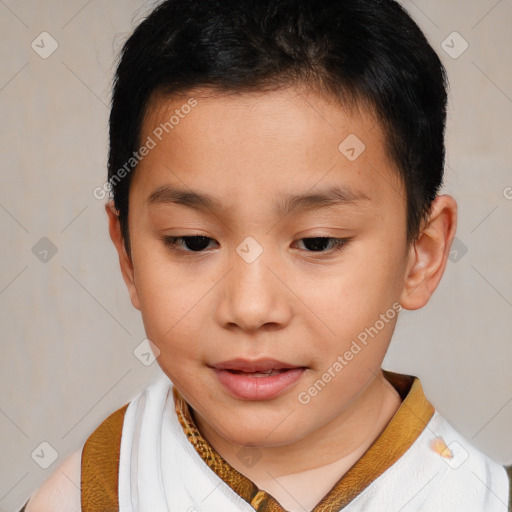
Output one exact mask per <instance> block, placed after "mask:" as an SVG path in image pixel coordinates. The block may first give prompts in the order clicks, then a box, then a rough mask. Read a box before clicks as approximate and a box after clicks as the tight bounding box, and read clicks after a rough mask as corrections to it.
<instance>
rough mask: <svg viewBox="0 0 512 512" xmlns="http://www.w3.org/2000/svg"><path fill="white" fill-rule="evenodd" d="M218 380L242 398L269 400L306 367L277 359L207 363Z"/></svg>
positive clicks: (297, 376) (295, 379) (234, 394)
mask: <svg viewBox="0 0 512 512" xmlns="http://www.w3.org/2000/svg"><path fill="white" fill-rule="evenodd" d="M209 366H210V367H211V368H212V369H213V370H214V371H215V373H216V375H217V378H218V380H219V382H220V383H221V384H222V385H223V387H224V388H225V389H226V390H227V391H228V392H229V393H230V394H231V395H233V396H235V397H236V398H239V399H243V400H270V399H272V398H275V397H277V396H278V395H280V394H281V393H282V392H284V391H285V389H287V388H289V387H291V386H292V385H293V384H295V383H296V382H297V381H298V380H300V378H301V376H302V375H303V374H304V372H305V370H306V369H307V367H306V366H300V365H294V364H289V363H284V362H282V361H278V360H276V359H268V358H267V359H257V360H247V359H231V360H229V361H222V362H220V363H215V364H213V365H209Z"/></svg>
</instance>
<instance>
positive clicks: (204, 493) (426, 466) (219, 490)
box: [119, 375, 509, 512]
mask: <svg viewBox="0 0 512 512" xmlns="http://www.w3.org/2000/svg"><path fill="white" fill-rule="evenodd" d="M436 437H442V438H443V439H444V441H445V442H446V444H447V445H448V447H449V448H450V450H451V452H452V453H453V458H452V459H446V458H443V457H441V455H439V454H438V453H436V452H435V451H434V450H433V449H432V447H431V445H430V443H431V441H432V440H433V439H434V438H436ZM508 492H509V481H508V477H507V474H506V471H505V469H504V468H503V467H502V466H500V465H499V464H497V463H496V462H494V461H492V460H491V459H490V458H489V457H487V456H486V455H484V454H483V453H481V452H479V451H478V450H477V449H476V448H474V447H473V446H472V445H471V444H469V443H468V441H466V440H465V439H464V438H463V437H462V436H461V435H460V434H458V433H457V432H456V431H455V430H454V429H453V428H452V427H451V425H450V424H449V423H448V422H447V421H446V420H445V419H444V418H442V417H441V415H440V414H438V413H437V412H435V413H434V415H433V417H432V418H431V420H430V422H429V423H428V425H427V426H426V428H425V430H424V431H423V432H422V433H421V434H420V436H419V437H418V439H417V440H416V441H415V442H414V443H413V445H412V446H411V447H410V448H409V449H408V450H407V452H406V453H405V454H404V455H403V456H402V457H401V458H400V459H399V460H398V461H397V462H396V463H395V464H393V465H392V466H391V467H390V468H389V469H388V470H387V471H385V472H384V473H383V474H382V475H381V476H380V477H378V478H377V479H376V480H374V481H373V482H372V484H370V485H369V486H368V487H367V488H366V489H365V490H364V491H363V492H362V493H361V494H359V495H358V496H357V497H356V498H355V499H354V500H353V501H352V502H351V503H350V504H349V505H347V506H346V507H345V508H344V509H343V511H344V512H363V511H364V512H372V511H375V512H377V511H378V512H388V511H389V512H398V511H400V512H413V511H414V512H507V503H508ZM119 510H120V512H234V511H246V512H254V509H253V507H251V506H250V505H249V504H248V503H247V502H246V501H245V500H243V499H242V498H241V497H240V496H238V495H237V494H236V493H235V492H234V491H233V490H232V489H231V488H230V487H229V486H228V485H227V484H226V483H225V482H224V481H223V480H222V479H221V478H219V477H218V476H217V475H216V474H215V473H214V472H213V471H212V470H211V469H210V468H209V467H208V466H207V465H206V463H205V462H204V461H203V460H202V459H201V457H200V455H199V454H198V453H197V452H196V450H195V448H194V446H193V445H192V444H191V443H190V441H189V440H188V439H187V437H186V435H185V433H184V432H183V429H182V427H181V424H180V423H179V420H178V417H177V415H176V411H175V405H174V398H173V392H172V382H171V381H170V380H169V379H168V377H167V376H165V375H163V376H162V377H161V378H160V379H159V380H157V381H156V382H155V383H154V384H152V385H150V386H148V387H147V388H146V389H145V390H143V391H141V392H140V393H139V394H138V395H137V396H136V397H135V398H134V399H133V400H132V401H131V402H130V404H129V405H128V408H127V410H126V414H125V419H124V424H123V431H122V437H121V452H120V464H119Z"/></svg>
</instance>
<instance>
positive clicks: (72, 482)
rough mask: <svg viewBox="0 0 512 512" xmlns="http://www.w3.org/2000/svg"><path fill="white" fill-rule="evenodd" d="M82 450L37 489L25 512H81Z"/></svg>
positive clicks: (62, 464)
mask: <svg viewBox="0 0 512 512" xmlns="http://www.w3.org/2000/svg"><path fill="white" fill-rule="evenodd" d="M81 458H82V450H81V449H80V450H77V451H76V452H74V453H72V454H71V455H70V456H69V457H68V458H67V459H65V460H64V461H63V462H62V463H61V464H60V466H58V467H57V469H56V470H55V471H54V472H53V473H52V474H51V475H50V477H49V478H48V479H47V480H46V481H45V482H44V483H43V485H41V487H39V489H37V491H36V492H35V493H34V494H33V496H32V497H31V498H30V500H29V502H28V503H27V505H26V507H25V509H24V510H25V512H48V511H49V510H51V511H52V512H80V510H81V505H80V471H81Z"/></svg>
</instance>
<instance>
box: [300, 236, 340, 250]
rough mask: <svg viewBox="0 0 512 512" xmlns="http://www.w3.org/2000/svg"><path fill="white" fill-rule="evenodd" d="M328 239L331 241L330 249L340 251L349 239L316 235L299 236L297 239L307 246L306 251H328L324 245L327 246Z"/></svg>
mask: <svg viewBox="0 0 512 512" xmlns="http://www.w3.org/2000/svg"><path fill="white" fill-rule="evenodd" d="M330 241H332V242H333V244H332V247H331V250H334V251H340V250H342V249H344V248H345V246H346V245H347V243H348V242H349V239H348V238H332V237H326V236H317V237H309V238H301V239H300V240H299V242H303V243H304V246H305V247H306V248H307V250H308V252H329V251H328V250H327V251H326V249H325V246H326V245H327V246H328V245H329V242H330Z"/></svg>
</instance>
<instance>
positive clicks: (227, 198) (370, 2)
mask: <svg viewBox="0 0 512 512" xmlns="http://www.w3.org/2000/svg"><path fill="white" fill-rule="evenodd" d="M445 116H446V80H445V71H444V68H443V66H442V64H441V62H440V61H439V58H438V57H437V55H436V54H435V52H434V51H433V49H432V48H431V47H430V45H429V44H428V42H427V41H426V39H425V37H424V35H423V34H422V32H421V31H420V29H419V28H418V27H417V25H416V24H415V23H414V22H413V21H412V20H411V18H410V17H409V16H408V15H407V13H406V12H405V11H404V10H403V9H402V8H401V7H400V6H399V5H398V4H397V3H396V2H394V1H392V0H336V1H334V0H322V1H319V2H309V1H306V0H281V1H277V0H262V1H259V2H254V1H253V2H246V1H243V0H228V1H225V0H224V1H222V2H217V1H215V0H201V1H199V0H198V1H195V0H192V1H191V0H170V1H166V2H164V3H163V4H161V5H160V6H159V7H158V8H156V9H155V10H154V11H153V13H152V14H151V15H150V16H149V17H148V18H147V19H146V20H145V21H144V22H143V23H142V24H141V25H140V26H139V27H138V28H137V29H136V30H135V32H134V34H133V35H132V36H131V37H130V39H129V40H128V41H127V43H126V45H125V47H124V49H123V52H122V56H121V60H120V63H119V66H118V69H117V74H116V80H115V85H114V95H113V102H112V112H111V118H110V158H109V188H111V189H112V192H113V200H112V201H110V202H109V203H108V205H107V208H106V209H107V214H108V218H109V229H110V234H111V237H112V240H113V242H114V244H115V246H116V249H117V251H118V254H119V260H120V266H121V271H122V274H123V278H124V280H125V282H126V285H127V287H128V290H129V293H130V297H131V301H132V303H133V305H134V307H135V308H137V309H139V310H140V311H141V314H142V318H143V322H144V326H145V330H146V333H147V336H148V339H150V340H151V342H152V346H153V350H154V352H155V355H156V356H158V358H157V360H158V362H159V365H160V367H161V369H162V370H163V375H162V378H161V379H159V380H158V381H157V382H155V383H154V384H152V385H151V386H149V387H148V388H146V389H145V390H143V391H142V392H141V393H140V394H139V395H137V396H136V397H135V398H134V399H133V400H132V401H130V403H129V404H126V405H125V406H124V407H122V408H121V409H119V410H118V411H116V412H115V413H114V414H113V415H112V416H110V417H109V418H107V419H106V420H105V421H104V422H103V423H102V424H101V425H100V426H99V427H98V429H96V430H95V431H94V432H93V433H92V434H91V436H90V437H89V438H88V440H87V442H86V443H85V445H84V447H83V450H81V452H79V453H77V454H74V455H73V456H72V457H70V458H69V459H68V460H67V461H66V462H65V463H64V464H63V466H61V468H60V469H59V470H57V471H56V472H55V473H54V475H53V476H52V477H51V478H50V480H49V481H48V482H46V483H45V484H44V485H43V486H42V487H41V489H40V490H39V491H38V492H37V493H36V494H35V495H34V496H33V498H32V499H31V500H30V502H29V503H28V505H27V506H26V511H27V512H40V511H47V510H52V511H53V512H60V511H66V512H69V511H79V510H83V511H84V512H92V511H115V510H120V511H121V512H128V511H130V512H164V511H200V510H203V511H219V512H221V511H222V512H224V511H235V510H242V511H250V510H258V511H284V510H289V511H294V512H295V511H309V510H314V511H318V512H319V511H322V512H323V511H338V510H347V511H363V510H365V511H366V510H370V511H373V510H384V511H398V510H400V511H420V510H421V511H436V512H438V511H441V512H443V511H447V512H448V511H450V512H453V511H465V512H467V511H482V512H483V511H486V512H494V511H496V512H498V511H500V512H505V511H506V510H509V505H508V504H509V499H510V498H509V496H510V483H509V479H508V476H507V470H506V469H505V468H504V467H502V466H500V465H499V464H497V463H496V462H494V461H492V460H490V459H489V458H488V457H487V456H486V455H484V454H483V453H481V452H479V451H478V450H476V449H475V448H474V447H473V446H471V445H470V444H469V443H468V442H467V441H466V440H465V439H464V438H462V437H461V436H460V435H459V434H458V433H457V432H456V431H455V430H454V429H453V428H452V427H451V426H450V425H449V424H448V422H447V421H446V420H444V419H443V418H442V417H441V416H440V415H439V413H438V412H436V411H435V409H434V408H433V406H432V405H431V404H430V402H429V401H428V400H427V398H426V397H425V396H424V394H423V391H422V388H421V384H420V382H419V380H418V379H417V378H414V377H410V376H407V375H399V374H394V373H390V372H386V371H384V370H382V369H381V363H382V360H383V358H384V355H385V353H386V350H387V348H388V345H389V343H390V341H391V337H392V334H393V330H394V327H395V324H396V321H397V317H398V314H399V312H400V310H401V309H402V308H405V309H409V310H414V309H418V308H421V307H423V306H424V305H425V304H426V303H427V302H428V300H429V299H430V297H431V295H432V293H433V292H434V290H435V289H436V287H437V285H438V283H439V281H440V279H441V276H442V274H443V272H444V270H445V267H446V262H447V257H448V254H449V250H450V245H451V242H452V240H453V237H454V235H455V229H456V209H457V208H456V203H455V201H454V199H453V198H451V197H450V196H447V195H438V191H439V189H440V187H441V184H442V178H443V166H444V140H443V139H444V126H445ZM73 480H75V481H80V482H81V488H80V492H79V493H78V492H77V490H76V489H75V488H74V487H73V484H72V483H70V482H72V481H73Z"/></svg>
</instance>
